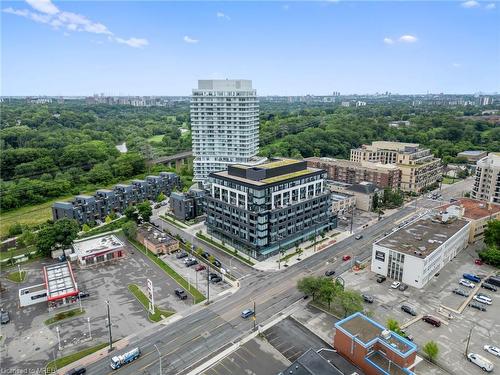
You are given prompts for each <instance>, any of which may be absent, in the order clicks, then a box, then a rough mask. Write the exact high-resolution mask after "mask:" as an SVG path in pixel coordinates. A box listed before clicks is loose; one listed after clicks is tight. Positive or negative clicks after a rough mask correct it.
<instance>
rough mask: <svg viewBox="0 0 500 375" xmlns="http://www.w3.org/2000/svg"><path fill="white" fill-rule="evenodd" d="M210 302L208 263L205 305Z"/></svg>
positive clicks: (208, 268)
mask: <svg viewBox="0 0 500 375" xmlns="http://www.w3.org/2000/svg"><path fill="white" fill-rule="evenodd" d="M209 303H210V264H209V265H208V267H207V303H206V304H207V305H208V304H209Z"/></svg>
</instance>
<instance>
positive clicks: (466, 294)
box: [453, 288, 469, 297]
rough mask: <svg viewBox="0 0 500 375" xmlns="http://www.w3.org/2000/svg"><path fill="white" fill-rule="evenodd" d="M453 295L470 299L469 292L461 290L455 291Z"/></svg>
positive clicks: (456, 289)
mask: <svg viewBox="0 0 500 375" xmlns="http://www.w3.org/2000/svg"><path fill="white" fill-rule="evenodd" d="M453 293H455V294H458V295H459V296H462V297H469V292H466V291H465V290H463V289H460V288H455V289H453Z"/></svg>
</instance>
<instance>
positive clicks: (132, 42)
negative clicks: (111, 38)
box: [115, 38, 149, 48]
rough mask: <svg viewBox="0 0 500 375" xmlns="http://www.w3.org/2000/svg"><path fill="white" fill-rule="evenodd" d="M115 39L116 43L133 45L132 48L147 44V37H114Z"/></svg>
mask: <svg viewBox="0 0 500 375" xmlns="http://www.w3.org/2000/svg"><path fill="white" fill-rule="evenodd" d="M115 40H116V41H117V42H118V43H121V44H126V45H128V46H130V47H134V48H142V47H145V46H147V45H148V44H149V42H148V41H147V39H143V38H129V39H122V38H115Z"/></svg>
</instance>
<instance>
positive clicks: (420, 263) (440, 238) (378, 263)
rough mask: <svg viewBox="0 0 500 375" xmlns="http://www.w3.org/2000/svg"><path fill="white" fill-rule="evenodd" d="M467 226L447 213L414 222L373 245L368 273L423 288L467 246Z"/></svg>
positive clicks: (466, 222)
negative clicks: (371, 272) (369, 271)
mask: <svg viewBox="0 0 500 375" xmlns="http://www.w3.org/2000/svg"><path fill="white" fill-rule="evenodd" d="M469 227H470V223H469V222H468V221H466V220H463V219H460V218H458V217H457V216H455V215H454V214H453V213H450V212H444V213H440V214H438V215H429V216H425V217H423V218H420V219H417V220H416V221H413V222H411V223H409V224H407V225H406V226H404V227H402V228H400V229H398V230H396V231H394V232H393V233H391V234H389V235H388V236H385V237H383V238H382V239H380V240H379V241H377V242H375V243H374V244H373V250H372V263H371V270H372V271H373V272H375V273H377V274H380V275H384V276H387V277H390V278H391V279H394V280H397V281H401V282H403V283H405V284H407V285H409V286H413V287H415V288H423V287H424V286H425V285H426V284H427V283H428V282H429V280H431V279H432V277H433V276H434V275H435V274H436V273H437V272H439V270H440V269H442V268H443V267H444V266H445V265H446V264H448V262H449V261H451V260H452V259H453V258H454V257H455V256H456V255H457V254H458V253H459V252H460V251H461V250H463V249H464V248H465V247H466V246H467V243H468V239H469Z"/></svg>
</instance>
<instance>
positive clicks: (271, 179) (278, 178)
mask: <svg viewBox="0 0 500 375" xmlns="http://www.w3.org/2000/svg"><path fill="white" fill-rule="evenodd" d="M310 173H312V172H311V171H310V170H309V169H303V170H301V171H297V172H293V173H287V174H283V175H281V176H276V177H269V178H266V179H265V180H262V182H264V183H266V184H272V183H274V182H279V181H284V180H288V179H290V178H295V177H300V176H304V175H306V174H310Z"/></svg>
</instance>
